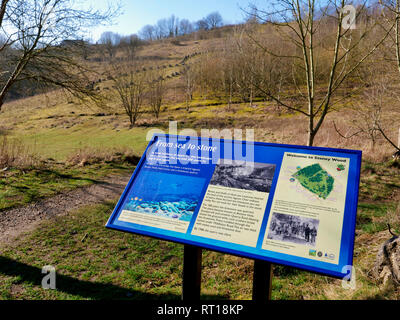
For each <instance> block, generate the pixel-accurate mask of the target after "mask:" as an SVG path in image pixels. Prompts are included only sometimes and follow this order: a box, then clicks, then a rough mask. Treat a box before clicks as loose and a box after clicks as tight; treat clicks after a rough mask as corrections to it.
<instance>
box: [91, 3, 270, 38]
mask: <svg viewBox="0 0 400 320" xmlns="http://www.w3.org/2000/svg"><path fill="white" fill-rule="evenodd" d="M90 2H91V3H92V6H93V7H94V8H96V9H97V8H99V9H101V8H105V7H106V6H107V3H112V2H110V1H109V0H96V1H95V0H91V1H90ZM266 2H268V0H197V1H193V0H121V3H122V5H123V10H122V12H123V14H122V15H121V16H120V17H118V18H117V19H116V21H115V24H114V25H112V26H101V27H98V28H95V29H93V30H92V32H91V35H88V36H91V38H92V39H93V40H94V41H96V40H97V39H98V38H99V37H100V35H101V33H102V32H104V31H114V32H117V33H120V34H123V35H128V34H132V33H137V32H138V31H139V30H140V29H141V28H142V27H143V26H144V25H146V24H155V23H156V22H157V20H159V19H162V18H167V17H170V16H171V15H172V14H174V15H175V16H176V17H179V18H180V19H189V20H190V21H197V20H199V19H201V18H203V17H205V16H206V15H208V14H209V13H211V12H214V11H219V13H220V14H221V15H222V17H223V18H224V21H225V22H226V23H237V22H240V21H242V20H243V17H244V13H243V11H242V10H241V8H247V7H248V5H249V3H255V4H257V5H261V4H265V3H266Z"/></svg>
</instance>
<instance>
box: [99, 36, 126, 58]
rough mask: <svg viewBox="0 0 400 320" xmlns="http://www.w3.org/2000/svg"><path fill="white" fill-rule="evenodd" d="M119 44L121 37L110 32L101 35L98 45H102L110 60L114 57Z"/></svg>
mask: <svg viewBox="0 0 400 320" xmlns="http://www.w3.org/2000/svg"><path fill="white" fill-rule="evenodd" d="M120 42H121V35H119V34H118V33H115V32H112V31H105V32H103V33H102V34H101V36H100V39H99V43H100V44H102V45H103V48H104V51H105V53H106V54H107V56H108V58H109V59H111V58H113V57H114V56H115V53H116V51H117V46H118V45H119V44H120Z"/></svg>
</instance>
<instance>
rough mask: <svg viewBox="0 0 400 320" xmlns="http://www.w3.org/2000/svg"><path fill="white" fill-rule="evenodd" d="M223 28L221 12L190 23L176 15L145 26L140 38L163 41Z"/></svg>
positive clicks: (140, 32)
mask: <svg viewBox="0 0 400 320" xmlns="http://www.w3.org/2000/svg"><path fill="white" fill-rule="evenodd" d="M222 26H223V19H222V16H221V14H220V13H219V12H212V13H210V14H209V15H207V16H206V17H204V18H203V19H201V20H199V21H196V22H190V21H189V20H188V19H179V18H178V17H175V15H171V16H170V17H169V18H164V19H160V20H158V21H157V23H156V24H155V25H149V24H148V25H145V26H144V27H143V28H142V29H141V30H140V31H139V36H140V38H141V39H143V40H147V41H151V40H161V39H165V38H172V37H177V36H183V35H187V34H191V33H193V32H196V31H202V30H212V29H215V28H219V27H222Z"/></svg>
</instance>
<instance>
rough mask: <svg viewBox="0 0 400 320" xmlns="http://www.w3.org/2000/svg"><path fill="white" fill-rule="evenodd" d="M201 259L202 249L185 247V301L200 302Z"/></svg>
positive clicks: (183, 281)
mask: <svg viewBox="0 0 400 320" xmlns="http://www.w3.org/2000/svg"><path fill="white" fill-rule="evenodd" d="M201 258H202V250H201V248H199V247H195V246H191V245H184V251H183V277H182V300H183V301H198V300H200V290H201Z"/></svg>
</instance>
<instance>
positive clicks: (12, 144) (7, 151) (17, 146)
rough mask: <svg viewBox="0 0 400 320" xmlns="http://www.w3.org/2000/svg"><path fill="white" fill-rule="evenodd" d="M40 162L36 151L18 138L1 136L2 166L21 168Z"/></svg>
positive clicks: (0, 152)
mask: <svg viewBox="0 0 400 320" xmlns="http://www.w3.org/2000/svg"><path fill="white" fill-rule="evenodd" d="M39 163H40V160H39V157H38V156H37V155H36V154H35V152H34V151H33V150H32V149H30V148H28V147H27V146H26V145H24V144H23V143H21V142H20V141H18V140H16V139H9V138H7V136H3V137H0V168H3V169H5V168H9V167H16V168H20V169H24V168H28V167H33V166H37V165H38V164H39Z"/></svg>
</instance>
